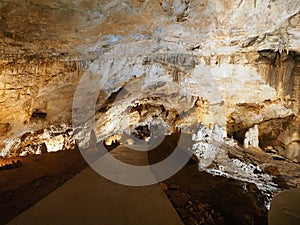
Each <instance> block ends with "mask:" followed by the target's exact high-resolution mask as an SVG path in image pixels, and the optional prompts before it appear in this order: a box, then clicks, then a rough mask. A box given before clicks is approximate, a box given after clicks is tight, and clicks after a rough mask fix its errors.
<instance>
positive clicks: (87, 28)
mask: <svg viewBox="0 0 300 225" xmlns="http://www.w3.org/2000/svg"><path fill="white" fill-rule="evenodd" d="M299 9H300V2H299V1H296V0H287V1H285V2H282V1H267V0H263V1H244V0H232V1H229V2H224V1H218V0H215V1H207V0H203V1H202V0H201V1H197V2H196V1H177V0H162V1H150V0H145V1H138V0H124V1H123V0H115V1H101V2H99V1H86V0H76V1H72V2H68V1H64V0H60V1H51V0H47V1H39V0H29V1H14V2H11V1H2V2H0V12H1V14H0V15H1V17H0V27H1V29H0V46H1V48H0V59H1V61H0V68H1V70H0V72H1V73H0V91H1V98H0V99H1V101H0V139H2V144H1V146H4V145H6V146H7V142H5V141H6V140H7V139H10V138H11V137H17V138H18V137H20V136H22V134H24V133H25V132H30V131H34V130H39V129H46V128H47V127H49V126H50V125H54V124H62V123H67V124H71V122H72V121H71V119H72V105H73V103H74V93H75V90H76V88H77V87H78V82H79V81H80V78H82V77H83V75H88V76H89V77H90V78H91V79H90V80H89V81H88V82H87V84H86V87H88V88H90V90H89V91H90V92H89V94H93V93H96V92H97V89H99V88H100V89H101V92H100V97H99V99H101V100H103V102H101V101H98V103H97V105H96V110H98V112H97V113H96V127H97V128H98V129H97V131H98V135H99V137H100V138H107V137H109V136H112V135H114V134H115V133H116V132H117V131H118V130H122V129H123V128H125V127H127V126H129V125H131V124H138V123H145V122H146V121H147V120H149V119H150V118H152V117H153V115H156V116H162V115H163V113H165V112H163V111H162V110H161V111H159V110H152V111H151V110H148V111H149V115H150V117H147V115H146V114H145V113H144V114H145V115H144V116H142V112H139V113H138V114H137V113H136V112H132V113H128V111H126V109H128V107H129V108H130V107H131V108H132V107H134V106H136V105H138V104H142V105H143V104H144V105H147V104H148V105H154V106H159V107H161V105H163V106H164V107H165V108H167V109H168V110H169V111H170V112H171V113H170V114H169V119H168V118H167V119H166V120H167V122H168V121H169V124H174V125H175V126H176V127H177V128H180V129H187V127H189V126H191V125H192V124H197V123H199V122H203V123H204V124H205V125H207V126H210V127H211V126H213V125H214V124H219V125H221V126H222V127H223V128H224V130H226V131H227V133H228V134H229V135H230V136H231V135H234V134H236V133H237V132H239V131H241V130H245V129H248V128H250V127H251V126H253V125H254V124H257V123H263V122H264V121H270V120H276V119H280V121H285V122H286V120H285V118H287V119H289V118H290V117H291V115H292V111H291V110H289V109H292V110H293V111H294V112H297V110H298V108H297V107H298V105H297V104H295V102H297V101H299V98H298V92H297V90H298V89H297V88H295V87H296V85H297V79H296V77H297V73H298V72H297V71H298V70H297V68H298V67H297V65H298V64H297V63H298V58H297V57H296V56H297V54H296V52H298V51H299V46H300V38H299V26H300V25H299V24H300V23H299V21H300V16H299ZM272 52H274V53H272ZM274 54H275V57H274ZM295 71H296V72H295ZM295 74H296V75H295ZM95 81H96V82H95ZM97 82H100V83H97ZM101 82H102V83H101ZM139 82H142V83H143V85H144V86H143V87H144V88H146V89H147V90H148V92H146V94H145V93H144V95H140V96H133V95H131V97H130V96H128V95H127V96H126V95H124V96H123V97H122V96H121V97H119V99H118V101H117V100H116V103H119V105H116V104H115V105H114V106H111V105H110V106H109V105H107V104H106V103H105V102H106V100H107V99H108V98H109V97H110V96H111V95H112V94H113V93H115V92H117V91H118V90H120V88H121V87H122V86H128V87H131V88H132V89H133V90H135V89H138V88H139V86H140V83H139ZM159 82H160V83H159ZM103 83H105V84H106V85H105V86H104V87H103V86H101V84H103ZM158 83H159V85H158V86H157V85H156V84H158ZM97 84H100V85H98V86H97ZM293 84H294V85H293ZM178 89H179V90H180V93H175V92H176V90H178ZM132 93H134V94H136V93H138V92H134V91H132ZM89 94H88V95H87V96H81V97H80V99H79V101H78V104H79V106H81V107H82V108H84V107H86V106H87V105H88V104H87V103H88V102H89V100H90V99H89ZM174 94H175V95H174ZM176 94H177V96H176ZM151 95H154V97H155V95H158V97H160V98H149V100H147V103H145V101H146V100H145V98H146V97H149V96H150V97H151ZM174 96H175V97H177V99H175V98H174ZM180 96H181V97H182V99H180V98H179V97H180ZM287 96H290V97H287ZM156 97H157V96H156ZM138 98H141V99H142V100H140V99H138ZM296 98H297V99H296ZM159 99H160V100H159ZM162 99H163V100H162ZM295 99H296V100H295ZM135 101H136V102H135ZM103 104H104V105H103ZM105 104H106V105H105ZM174 104H175V105H176V108H178V111H179V112H172V110H171V108H172V107H174ZM172 105H173V106H172ZM117 106H118V107H117ZM121 106H122V107H121ZM81 107H79V108H81ZM154 108H155V107H154ZM105 109H107V111H105ZM79 110H80V109H79ZM91 110H92V111H93V109H91ZM108 110H109V113H107V112H108ZM146 111H147V110H146ZM150 111H151V112H150ZM176 114H181V115H182V118H181V121H180V122H178V121H176ZM185 115H190V116H185ZM174 118H175V119H174ZM116 119H118V120H116ZM113 121H119V122H118V123H117V122H113ZM285 122H284V123H285ZM112 124H114V125H116V126H115V127H114V128H113V126H112ZM169 129H170V130H171V128H169ZM172 129H173V128H172ZM274 129H279V130H282V129H283V128H282V123H278V126H274ZM270 132H271V131H270ZM277 133H278V132H277ZM101 135H102V136H101ZM265 135H266V136H267V135H268V133H266V134H265ZM3 140H5V141H3Z"/></svg>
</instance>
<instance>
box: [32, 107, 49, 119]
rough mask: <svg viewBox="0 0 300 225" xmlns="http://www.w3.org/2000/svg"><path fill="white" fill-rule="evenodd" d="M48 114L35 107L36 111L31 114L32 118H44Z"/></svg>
mask: <svg viewBox="0 0 300 225" xmlns="http://www.w3.org/2000/svg"><path fill="white" fill-rule="evenodd" d="M46 116H47V113H45V112H42V111H40V110H39V109H35V110H34V112H33V113H32V114H31V118H30V119H31V120H33V119H42V120H44V119H45V118H46Z"/></svg>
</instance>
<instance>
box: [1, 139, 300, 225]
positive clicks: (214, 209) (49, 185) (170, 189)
mask: <svg viewBox="0 0 300 225" xmlns="http://www.w3.org/2000/svg"><path fill="white" fill-rule="evenodd" d="M175 146H176V135H172V136H169V137H167V138H165V140H164V141H163V142H162V143H161V144H160V145H159V146H158V147H157V148H156V149H154V150H152V151H149V152H148V153H149V162H150V164H153V163H156V162H158V161H161V160H162V159H164V158H165V157H167V156H168V155H169V154H170V153H171V152H172V151H173V150H174V148H175ZM252 154H256V153H255V152H252ZM265 154H266V153H265ZM10 160H11V162H12V161H14V164H10V166H6V167H3V166H2V167H1V170H0V176H1V179H0V212H1V213H0V225H3V224H6V223H7V222H8V221H9V220H11V219H13V218H14V217H16V216H17V215H18V214H20V213H21V212H22V211H24V210H26V209H27V208H29V207H31V206H32V205H34V204H35V203H36V202H37V201H39V200H40V199H42V198H44V197H45V196H47V195H48V194H49V193H51V192H52V191H54V190H55V189H56V188H58V187H59V186H60V185H62V184H63V183H64V182H66V181H67V180H69V179H70V178H71V177H73V176H74V175H76V174H77V173H79V172H80V171H82V170H83V169H84V168H85V167H87V164H86V162H85V161H84V159H83V158H82V156H81V154H80V152H79V150H78V149H73V150H66V151H60V152H56V153H46V154H42V155H30V156H27V157H18V158H14V159H10ZM289 166H291V167H293V168H294V167H295V166H296V167H297V170H295V169H291V171H292V172H291V173H295V171H298V173H297V174H290V175H295V176H296V177H299V176H300V173H299V171H300V165H299V164H295V163H292V162H290V163H287V164H286V166H285V168H286V170H289V168H288V167H289ZM268 170H269V171H266V172H269V173H272V175H274V176H275V178H274V179H275V182H276V183H277V184H278V186H279V187H280V188H281V189H287V188H289V186H288V185H287V184H286V183H285V182H284V181H283V179H282V178H281V177H280V174H278V173H277V174H276V169H274V168H273V170H272V168H269V169H268ZM274 171H275V172H274ZM160 186H161V188H162V189H163V190H164V191H165V193H166V195H167V196H168V198H169V199H170V201H171V203H172V204H173V206H174V208H175V209H176V211H177V213H178V215H179V216H180V218H181V219H182V221H183V222H184V224H188V225H190V224H209V225H213V224H218V225H220V224H228V225H229V224H230V225H234V224H238V225H242V224H257V225H258V224H259V225H264V224H268V218H267V217H268V210H267V209H266V207H265V200H266V199H265V196H264V195H263V194H262V193H261V192H260V191H259V190H258V188H257V187H256V186H255V184H251V183H245V182H242V181H238V180H234V179H228V178H225V177H218V176H213V175H211V174H208V173H206V172H199V170H198V164H197V162H196V161H194V160H192V159H191V160H190V161H189V162H188V163H187V164H186V165H185V166H184V167H183V168H182V169H181V170H180V171H179V172H178V173H176V174H175V175H174V176H172V177H171V178H169V179H167V180H165V181H163V182H161V183H160Z"/></svg>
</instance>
